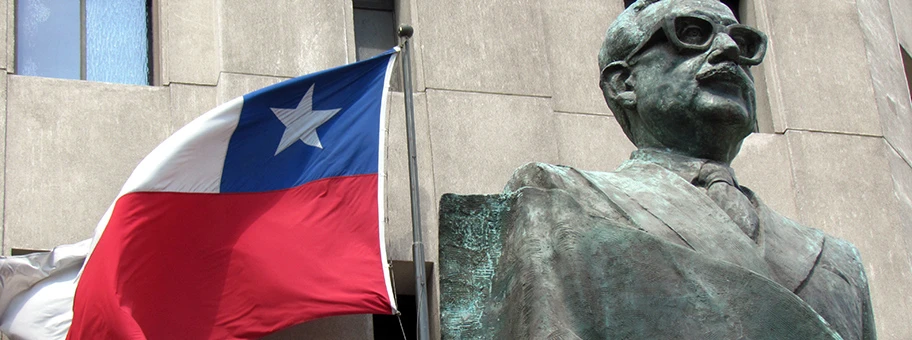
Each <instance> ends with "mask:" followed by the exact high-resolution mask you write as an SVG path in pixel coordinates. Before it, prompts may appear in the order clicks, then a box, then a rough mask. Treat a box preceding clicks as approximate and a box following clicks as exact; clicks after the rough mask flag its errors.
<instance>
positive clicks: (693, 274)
mask: <svg viewBox="0 0 912 340" xmlns="http://www.w3.org/2000/svg"><path fill="white" fill-rule="evenodd" d="M649 158H650V157H639V158H638V157H636V154H635V157H634V158H633V159H631V160H629V161H627V162H626V163H624V164H623V165H622V166H621V167H620V168H619V169H617V170H616V171H615V172H586V171H580V170H576V169H574V168H571V167H564V166H556V165H549V164H541V163H534V164H528V165H526V166H524V167H522V168H520V169H518V170H517V171H516V173H515V174H514V176H513V178H512V179H511V181H510V183H509V184H508V185H507V188H506V192H507V193H508V194H509V195H510V196H511V197H512V198H511V200H510V202H511V203H509V204H510V207H509V209H508V210H509V213H508V214H507V215H508V216H507V218H506V219H507V221H506V223H505V224H504V227H503V228H504V231H503V233H504V236H503V237H504V241H503V252H502V254H503V255H502V256H501V258H500V261H499V262H498V264H497V270H496V274H494V278H493V283H492V289H491V295H490V297H489V298H488V299H489V300H490V301H488V302H487V303H486V306H487V307H486V308H485V311H484V313H483V315H482V316H481V322H482V323H483V324H484V325H485V327H484V328H485V329H487V332H486V333H488V334H491V335H492V338H501V339H834V338H835V339H838V338H843V339H874V337H875V336H874V323H873V315H872V312H871V305H870V298H869V293H868V284H867V281H866V278H865V274H864V269H863V266H862V263H861V260H860V258H859V254H858V251H857V250H856V248H855V247H854V246H853V245H851V244H850V243H848V242H846V241H843V240H840V239H838V238H835V237H831V236H828V235H825V234H824V233H823V232H821V231H819V230H816V229H812V228H808V227H804V226H802V225H799V224H798V223H796V222H794V221H792V220H790V219H787V218H785V217H783V216H781V215H779V214H777V213H776V212H774V211H772V210H771V209H769V208H768V207H767V206H766V205H764V204H763V203H762V202H760V200H759V199H757V198H756V197H755V196H754V195H753V193H752V192H750V191H749V190H746V189H745V190H744V191H745V193H746V195H747V196H748V198H750V200H751V202H752V203H753V205H754V208H755V209H756V212H757V214H758V217H759V220H760V226H759V233H758V234H757V236H756V239H752V238H751V237H749V236H748V235H746V234H744V232H742V231H741V229H740V228H739V227H738V226H737V225H736V224H735V223H734V222H733V221H732V219H731V218H730V217H729V216H728V215H727V214H726V213H725V212H724V211H723V210H722V209H721V208H720V207H719V206H718V205H717V204H716V203H715V202H713V201H712V199H710V198H709V196H707V194H706V190H705V189H703V188H700V187H697V186H694V185H692V184H691V182H689V181H688V179H685V178H683V177H682V175H681V174H680V173H675V172H672V171H670V170H668V169H666V168H665V167H663V166H660V165H659V164H658V163H656V162H652V161H650V160H649Z"/></svg>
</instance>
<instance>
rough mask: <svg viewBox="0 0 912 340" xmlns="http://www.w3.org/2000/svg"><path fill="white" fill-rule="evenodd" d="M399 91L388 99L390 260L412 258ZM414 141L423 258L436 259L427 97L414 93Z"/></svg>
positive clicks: (405, 158) (403, 125)
mask: <svg viewBox="0 0 912 340" xmlns="http://www.w3.org/2000/svg"><path fill="white" fill-rule="evenodd" d="M402 97H403V95H402V93H401V92H400V93H397V92H394V93H392V94H391V95H390V98H389V108H390V109H389V116H388V117H387V121H388V122H389V134H388V135H387V140H386V145H387V148H386V190H387V191H386V207H387V209H386V212H387V215H386V220H387V225H386V227H387V229H386V244H387V248H386V250H387V256H388V257H389V258H390V259H391V260H397V261H412V208H411V198H410V197H411V196H410V195H411V191H410V190H411V189H410V187H409V169H408V147H407V144H406V143H407V141H406V131H405V105H404V103H403V98H402ZM414 99H415V130H416V131H415V136H416V140H415V144H416V147H417V148H418V150H417V154H416V156H417V161H418V189H419V197H418V198H419V202H420V204H421V227H422V234H423V236H424V248H425V260H426V261H430V262H436V261H437V201H438V198H437V197H436V196H435V195H434V167H433V163H432V158H431V139H430V134H429V133H428V119H427V99H426V96H425V95H424V94H416V95H415V96H414Z"/></svg>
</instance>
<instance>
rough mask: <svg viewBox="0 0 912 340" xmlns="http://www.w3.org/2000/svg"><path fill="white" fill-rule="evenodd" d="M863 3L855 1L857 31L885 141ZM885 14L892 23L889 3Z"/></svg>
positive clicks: (881, 132)
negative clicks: (861, 5)
mask: <svg viewBox="0 0 912 340" xmlns="http://www.w3.org/2000/svg"><path fill="white" fill-rule="evenodd" d="M864 1H865V0H856V1H855V15H856V17H857V18H858V30H860V31H861V39H862V41H861V46H862V48H863V50H864V56H865V61H867V63H868V64H867V65H866V66H867V73H868V81H869V82H870V84H871V95H872V98H873V100H874V109H875V110H877V119H878V120H880V134H881V135H882V136H883V139H887V136H886V133H885V131H886V126H884V125H885V124H887V122H886V121H885V120H884V115H883V113H882V112H883V110H886V108H881V105H880V104H879V103H878V101H877V97H878V96H879V95H880V93H881V92H883V91H879V90H878V86H877V82H876V81H875V80H874V72H873V71H874V63H875V61H874V60H871V56H872V53H873V49H871V48H869V45H870V43H869V40H870V38H871V34H870V33H871V32H869V30H867V29H865V25H864V18H866V16H864V15H862V13H861V7H860V5H859V3H862V2H864ZM887 13H888V14H889V15H890V18H889V19H890V22H893V13H891V12H890V3H889V2H887ZM893 36H894V38H895V37H896V34H895V32H894V34H893ZM900 156H902V154H900Z"/></svg>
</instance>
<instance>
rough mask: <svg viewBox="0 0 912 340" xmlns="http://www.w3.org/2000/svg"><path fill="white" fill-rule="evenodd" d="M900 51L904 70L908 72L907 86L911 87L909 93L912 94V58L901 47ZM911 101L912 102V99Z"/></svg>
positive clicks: (911, 98)
mask: <svg viewBox="0 0 912 340" xmlns="http://www.w3.org/2000/svg"><path fill="white" fill-rule="evenodd" d="M899 50H900V54H902V61H903V68H904V69H905V70H906V85H907V86H908V87H909V92H910V93H912V56H910V55H909V51H906V49H905V48H904V47H902V46H900V47H899ZM909 99H910V100H912V97H910V98H909Z"/></svg>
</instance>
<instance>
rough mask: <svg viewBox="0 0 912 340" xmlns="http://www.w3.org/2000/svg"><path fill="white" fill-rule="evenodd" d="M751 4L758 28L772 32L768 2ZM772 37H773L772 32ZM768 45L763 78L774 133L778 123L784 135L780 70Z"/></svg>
mask: <svg viewBox="0 0 912 340" xmlns="http://www.w3.org/2000/svg"><path fill="white" fill-rule="evenodd" d="M751 4H752V5H753V6H754V16H755V17H756V18H755V19H756V20H757V26H759V27H761V28H766V29H768V30H770V29H771V28H772V23H771V22H770V19H769V13H768V12H767V10H766V6H767V5H766V1H762V0H759V1H754V0H752V1H751ZM770 35H772V30H770ZM771 40H772V39H771ZM767 45H768V46H767V51H766V55H767V59H768V61H767V62H766V63H765V64H764V65H763V66H764V67H765V70H766V72H764V74H763V77H764V78H766V79H765V80H766V93H767V99H768V100H769V102H770V115H772V117H770V118H771V119H772V120H773V132H774V133H775V132H776V128H777V126H776V123H777V121H778V123H779V125H780V126H779V127H781V129H782V133H783V134H784V133H785V131H786V129H788V122H787V120H788V119H787V118H786V115H785V103H783V101H782V95H781V93H779V90H781V86H780V82H779V68H778V67H777V65H776V64H777V63H775V62H773V60H772V59H775V56H776V49H775V47H774V46H773V44H772V43H769V44H767ZM777 118H778V119H777Z"/></svg>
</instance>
